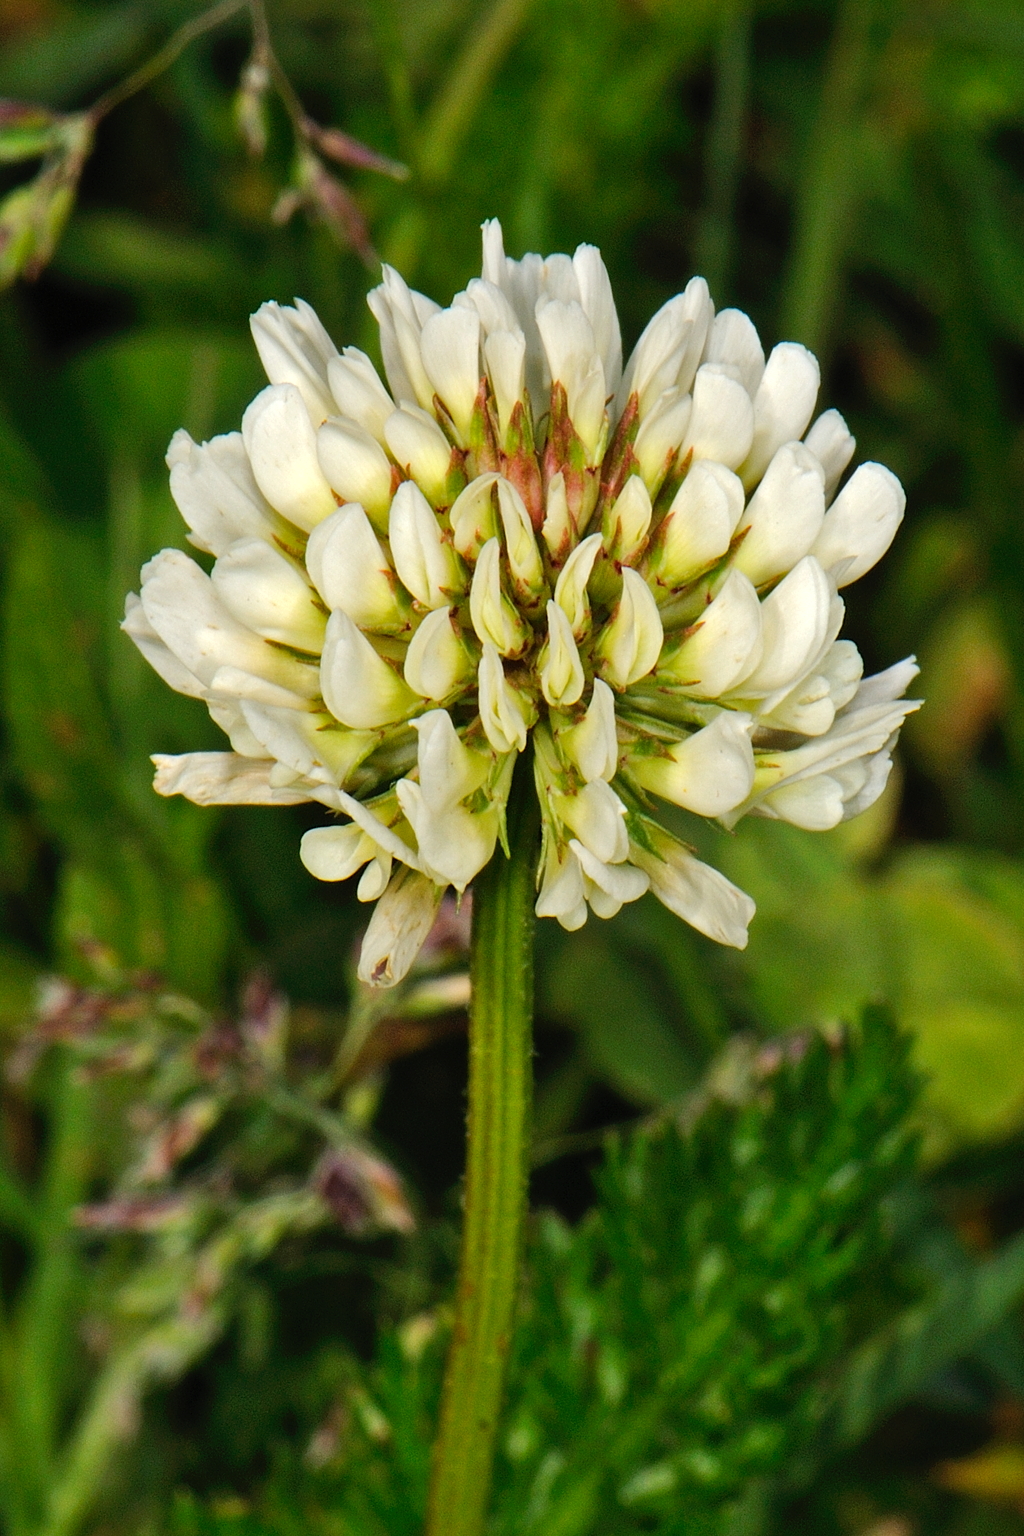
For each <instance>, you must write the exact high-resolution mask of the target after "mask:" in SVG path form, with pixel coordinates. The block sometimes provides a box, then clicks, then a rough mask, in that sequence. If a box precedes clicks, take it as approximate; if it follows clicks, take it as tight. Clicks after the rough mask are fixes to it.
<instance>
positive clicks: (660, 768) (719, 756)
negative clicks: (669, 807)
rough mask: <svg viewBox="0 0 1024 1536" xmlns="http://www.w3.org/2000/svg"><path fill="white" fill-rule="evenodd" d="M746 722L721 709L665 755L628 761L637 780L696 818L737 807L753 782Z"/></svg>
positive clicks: (747, 724) (748, 725)
mask: <svg viewBox="0 0 1024 1536" xmlns="http://www.w3.org/2000/svg"><path fill="white" fill-rule="evenodd" d="M750 726H751V718H750V716H749V715H743V714H737V713H734V712H733V711H732V710H723V711H722V713H721V714H720V715H716V716H715V718H714V720H712V722H711V724H710V725H706V726H705V727H704V729H703V730H700V731H695V732H694V734H693V735H692V736H688V737H687V738H686V740H685V741H681V742H679V743H677V744H675V745H673V746H672V747H669V748H667V755H666V756H665V757H640V756H636V757H633V758H632V759H631V760H630V767H631V769H632V772H633V774H634V776H635V778H636V779H637V781H638V782H639V783H640V784H642V785H643V786H644V788H645V789H649V790H652V791H653V792H654V793H655V794H656V795H661V796H662V797H663V799H665V800H671V801H672V802H673V804H674V805H681V806H683V808H684V809H685V810H688V811H693V812H695V813H696V815H698V816H721V815H723V814H724V813H725V812H726V811H731V810H734V809H735V808H736V806H738V805H742V804H743V802H744V800H746V798H747V796H748V795H749V794H750V791H751V788H752V786H753V783H754V753H753V748H752V747H751V745H750Z"/></svg>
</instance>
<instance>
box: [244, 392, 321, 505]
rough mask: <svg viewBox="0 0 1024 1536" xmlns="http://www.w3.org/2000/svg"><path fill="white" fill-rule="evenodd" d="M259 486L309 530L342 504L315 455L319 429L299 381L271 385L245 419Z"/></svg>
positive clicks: (245, 429)
mask: <svg viewBox="0 0 1024 1536" xmlns="http://www.w3.org/2000/svg"><path fill="white" fill-rule="evenodd" d="M242 437H243V439H244V440H245V447H246V451H247V453H248V455H249V461H250V463H251V464H252V472H253V475H254V476H255V479H256V484H257V485H258V486H259V488H260V490H261V491H262V492H263V494H264V496H265V497H266V498H267V500H268V501H269V502H270V505H271V506H272V507H274V508H275V509H276V510H277V511H278V512H280V513H281V516H282V517H286V518H287V519H288V521H289V522H291V523H294V524H295V526H296V527H297V528H304V529H306V531H307V532H308V531H309V530H310V529H311V528H315V527H316V525H317V523H319V522H321V521H322V519H323V518H325V517H327V516H328V515H329V514H330V513H331V512H333V511H334V509H335V507H336V506H337V502H336V501H335V499H334V496H333V494H332V492H331V488H330V486H329V485H328V484H327V481H326V480H325V479H324V476H323V472H322V470H321V468H320V464H319V461H318V459H317V455H316V433H315V431H314V428H313V424H312V422H311V421H310V419H309V413H308V411H307V410H306V407H305V405H304V404H303V401H302V396H301V395H300V394H299V392H298V390H297V389H296V388H295V386H294V384H271V385H270V387H269V388H268V389H265V390H263V391H262V393H261V394H258V395H257V396H256V398H255V400H254V401H253V402H252V404H251V405H250V406H249V407H248V409H247V410H246V413H245V415H244V416H243V417H242Z"/></svg>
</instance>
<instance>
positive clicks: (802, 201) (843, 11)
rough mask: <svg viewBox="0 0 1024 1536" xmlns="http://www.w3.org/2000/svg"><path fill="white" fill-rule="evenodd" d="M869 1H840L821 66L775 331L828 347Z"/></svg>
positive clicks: (853, 160) (867, 42) (854, 160)
mask: <svg viewBox="0 0 1024 1536" xmlns="http://www.w3.org/2000/svg"><path fill="white" fill-rule="evenodd" d="M873 13H874V0H844V3H843V4H842V5H841V7H840V9H839V15H838V18H837V20H836V26H835V31H834V33H833V36H832V43H831V46H830V48H829V53H828V58H827V60H826V63H825V77H824V80H823V82H822V89H821V101H820V105H819V108H818V115H817V120H816V122H815V124H814V126H813V128H812V130H811V136H810V140H809V143H808V146H807V154H806V156H805V159H804V165H803V171H802V174H801V176H800V179H799V182H798V189H797V199H796V218H795V229H794V236H793V248H792V254H791V257H790V266H789V273H788V278H787V282H786V289H785V299H784V301H783V310H782V318H781V332H782V334H783V335H786V336H792V337H793V338H794V339H795V340H797V341H802V342H803V343H804V345H805V346H807V347H810V349H811V350H812V351H813V352H817V353H818V354H819V355H821V354H822V353H825V354H827V352H828V340H829V331H830V329H831V323H830V322H831V319H832V316H833V314H834V312H835V308H836V302H837V273H838V272H839V271H840V269H841V267H842V260H843V249H844V247H845V244H846V237H847V232H848V228H849V220H850V214H851V210H852V206H853V202H854V199H855V196H856V190H857V178H858V169H859V160H860V156H859V153H858V145H857V143H856V139H857V129H858V123H859V113H860V106H861V101H862V97H863V93H864V88H865V83H866V78H867V73H868V69H867V66H868V63H869V60H870V56H871V36H870V34H871V22H872V16H873Z"/></svg>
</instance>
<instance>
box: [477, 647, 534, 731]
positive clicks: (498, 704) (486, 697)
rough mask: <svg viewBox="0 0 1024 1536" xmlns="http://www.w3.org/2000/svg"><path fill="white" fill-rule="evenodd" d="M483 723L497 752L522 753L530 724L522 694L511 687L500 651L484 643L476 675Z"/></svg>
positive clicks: (481, 721)
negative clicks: (521, 697)
mask: <svg viewBox="0 0 1024 1536" xmlns="http://www.w3.org/2000/svg"><path fill="white" fill-rule="evenodd" d="M477 677H478V687H479V690H480V699H479V702H480V723H481V724H482V726H483V728H484V735H485V736H486V737H487V740H488V741H489V742H490V744H491V746H492V747H493V748H494V750H495V752H522V751H523V750H524V748H525V746H526V739H527V731H528V728H529V722H528V720H527V716H526V712H525V710H524V707H523V704H522V701H521V699H520V696H519V694H518V693H517V692H516V690H515V689H514V688H510V687H509V684H508V680H507V679H506V677H505V669H504V667H503V666H502V663H501V657H500V655H499V654H498V651H497V648H496V647H495V646H494V645H492V644H491V642H490V641H489V640H488V641H485V642H484V651H483V656H482V657H481V658H480V666H479V669H478V673H477Z"/></svg>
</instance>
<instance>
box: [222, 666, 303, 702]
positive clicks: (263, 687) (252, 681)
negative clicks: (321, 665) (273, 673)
mask: <svg viewBox="0 0 1024 1536" xmlns="http://www.w3.org/2000/svg"><path fill="white" fill-rule="evenodd" d="M305 670H306V672H307V673H308V678H309V684H308V687H307V689H306V691H305V693H296V691H295V690H294V689H293V688H287V687H284V686H283V685H282V684H281V683H274V682H271V681H270V680H269V679H268V678H267V677H265V676H263V675H262V674H261V673H258V672H247V671H246V670H245V668H243V667H235V666H231V665H230V664H228V665H226V666H223V667H218V668H217V670H216V672H215V673H214V674H213V676H212V678H211V679H210V685H209V692H210V698H211V701H212V700H214V699H219V700H220V701H221V702H224V703H227V704H235V705H238V704H240V703H243V702H244V701H245V700H246V699H250V700H253V701H254V702H255V703H257V704H267V705H273V706H274V707H275V708H279V709H290V710H301V711H305V710H308V709H309V705H310V700H311V699H313V698H314V697H315V696H316V694H317V693H318V692H319V685H318V683H317V682H315V681H314V679H315V678H316V668H315V667H307V668H306V669H305Z"/></svg>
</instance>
